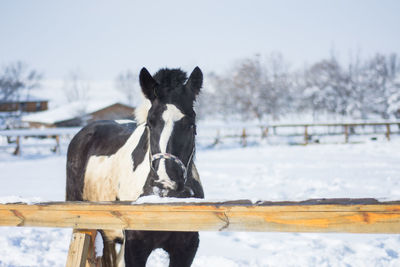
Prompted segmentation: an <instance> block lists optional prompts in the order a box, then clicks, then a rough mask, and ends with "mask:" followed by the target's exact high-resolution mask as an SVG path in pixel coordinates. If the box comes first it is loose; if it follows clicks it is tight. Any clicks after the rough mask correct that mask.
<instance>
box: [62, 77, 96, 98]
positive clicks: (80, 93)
mask: <svg viewBox="0 0 400 267" xmlns="http://www.w3.org/2000/svg"><path fill="white" fill-rule="evenodd" d="M63 90H64V94H65V97H66V99H67V101H68V102H69V103H71V102H76V101H81V102H83V101H87V100H88V99H89V90H90V83H89V82H88V81H86V80H85V79H84V78H83V74H82V72H81V71H79V70H74V71H70V72H69V73H68V75H67V78H66V79H65V80H64V86H63Z"/></svg>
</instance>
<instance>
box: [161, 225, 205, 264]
mask: <svg viewBox="0 0 400 267" xmlns="http://www.w3.org/2000/svg"><path fill="white" fill-rule="evenodd" d="M199 243H200V240H199V233H198V232H174V233H172V235H171V237H170V239H169V240H168V241H167V242H166V243H165V245H164V247H163V248H164V249H165V250H166V251H167V252H168V253H169V266H170V267H189V266H191V265H192V262H193V259H194V256H195V255H196V252H197V248H198V247H199Z"/></svg>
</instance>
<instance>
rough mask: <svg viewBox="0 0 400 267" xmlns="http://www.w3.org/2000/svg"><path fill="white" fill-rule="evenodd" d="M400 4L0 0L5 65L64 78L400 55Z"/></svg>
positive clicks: (0, 58)
mask: <svg viewBox="0 0 400 267" xmlns="http://www.w3.org/2000/svg"><path fill="white" fill-rule="evenodd" d="M399 13H400V1H386V0H376V1H371V0H354V1H350V0H336V1H333V0H326V1H321V0H319V1H318V0H312V1H310V0H303V1H296V0H293V1H285V0H283V1H266V0H261V1H236V0H219V1H215V0H202V1H188V0H186V1H177V0H168V1H155V0H149V1H133V0H132V1H121V0H114V1H101V0H99V1H94V0H85V1H77V0H76V1H66V0H60V1H53V0H37V1H27V0H26V1H23V0H2V1H0V14H1V15H0V36H1V39H0V40H1V41H0V66H4V65H6V64H9V63H10V62H14V61H17V60H20V61H23V62H25V63H26V64H28V66H30V67H31V68H35V69H37V70H39V71H40V72H42V73H43V74H44V77H45V79H63V78H65V77H66V76H67V74H68V73H69V72H70V71H71V70H80V72H81V73H83V74H84V75H85V76H86V78H87V79H90V80H113V79H115V77H116V76H117V75H118V74H119V73H121V72H122V71H125V70H127V69H130V70H132V71H134V72H138V71H139V70H140V69H141V68H142V67H146V68H147V69H148V70H149V71H150V72H153V73H154V72H156V71H157V70H158V69H159V68H161V67H180V68H182V69H184V70H186V71H188V72H190V71H191V70H192V69H193V68H194V67H195V66H199V67H200V68H201V69H202V70H203V72H205V73H210V72H217V73H219V72H226V71H229V68H230V67H231V66H232V65H233V64H235V62H237V61H238V60H240V59H242V58H246V57H252V56H254V55H255V54H260V55H261V56H267V55H269V54H270V53H272V52H280V53H282V55H283V56H284V58H285V59H286V60H287V61H288V62H289V63H290V65H291V66H292V67H298V66H302V65H304V64H310V63H312V62H315V61H317V60H320V59H322V58H326V57H329V56H330V55H331V53H332V52H333V53H335V55H336V56H338V57H339V59H341V60H348V59H349V58H351V57H354V56H355V55H356V54H360V55H361V56H362V57H367V56H370V55H373V54H375V53H376V52H380V53H391V52H396V53H399V54H400V27H399V25H400V16H399Z"/></svg>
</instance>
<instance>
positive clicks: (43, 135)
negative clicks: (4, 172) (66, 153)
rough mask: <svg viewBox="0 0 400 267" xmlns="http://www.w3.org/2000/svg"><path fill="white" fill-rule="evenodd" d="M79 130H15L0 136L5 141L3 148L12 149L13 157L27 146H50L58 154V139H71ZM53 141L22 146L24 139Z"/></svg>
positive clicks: (3, 132)
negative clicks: (51, 140)
mask: <svg viewBox="0 0 400 267" xmlns="http://www.w3.org/2000/svg"><path fill="white" fill-rule="evenodd" d="M80 129H81V128H44V129H15V130H2V131H0V136H3V137H5V138H6V139H7V145H3V146H2V147H3V148H9V147H14V148H15V149H14V152H13V153H14V155H20V154H21V150H22V148H23V147H29V146H35V147H36V146H50V147H51V149H52V150H53V151H54V152H56V153H57V152H60V138H61V137H63V136H65V137H69V138H72V137H73V136H74V135H75V134H76V133H77V132H78V131H79V130H80ZM28 138H36V139H38V138H39V139H53V140H54V142H52V143H50V144H48V143H46V144H40V143H39V142H36V143H35V144H32V145H30V144H23V141H22V140H24V139H28Z"/></svg>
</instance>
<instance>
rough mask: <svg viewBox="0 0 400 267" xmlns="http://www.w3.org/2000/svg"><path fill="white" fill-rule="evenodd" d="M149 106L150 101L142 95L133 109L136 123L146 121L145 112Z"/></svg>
mask: <svg viewBox="0 0 400 267" xmlns="http://www.w3.org/2000/svg"><path fill="white" fill-rule="evenodd" d="M150 108H151V103H150V101H149V100H148V99H146V98H145V97H144V96H143V102H142V104H141V105H140V106H138V107H137V108H136V109H135V118H136V122H137V124H142V123H145V122H146V121H147V114H148V113H149V110H150Z"/></svg>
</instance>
